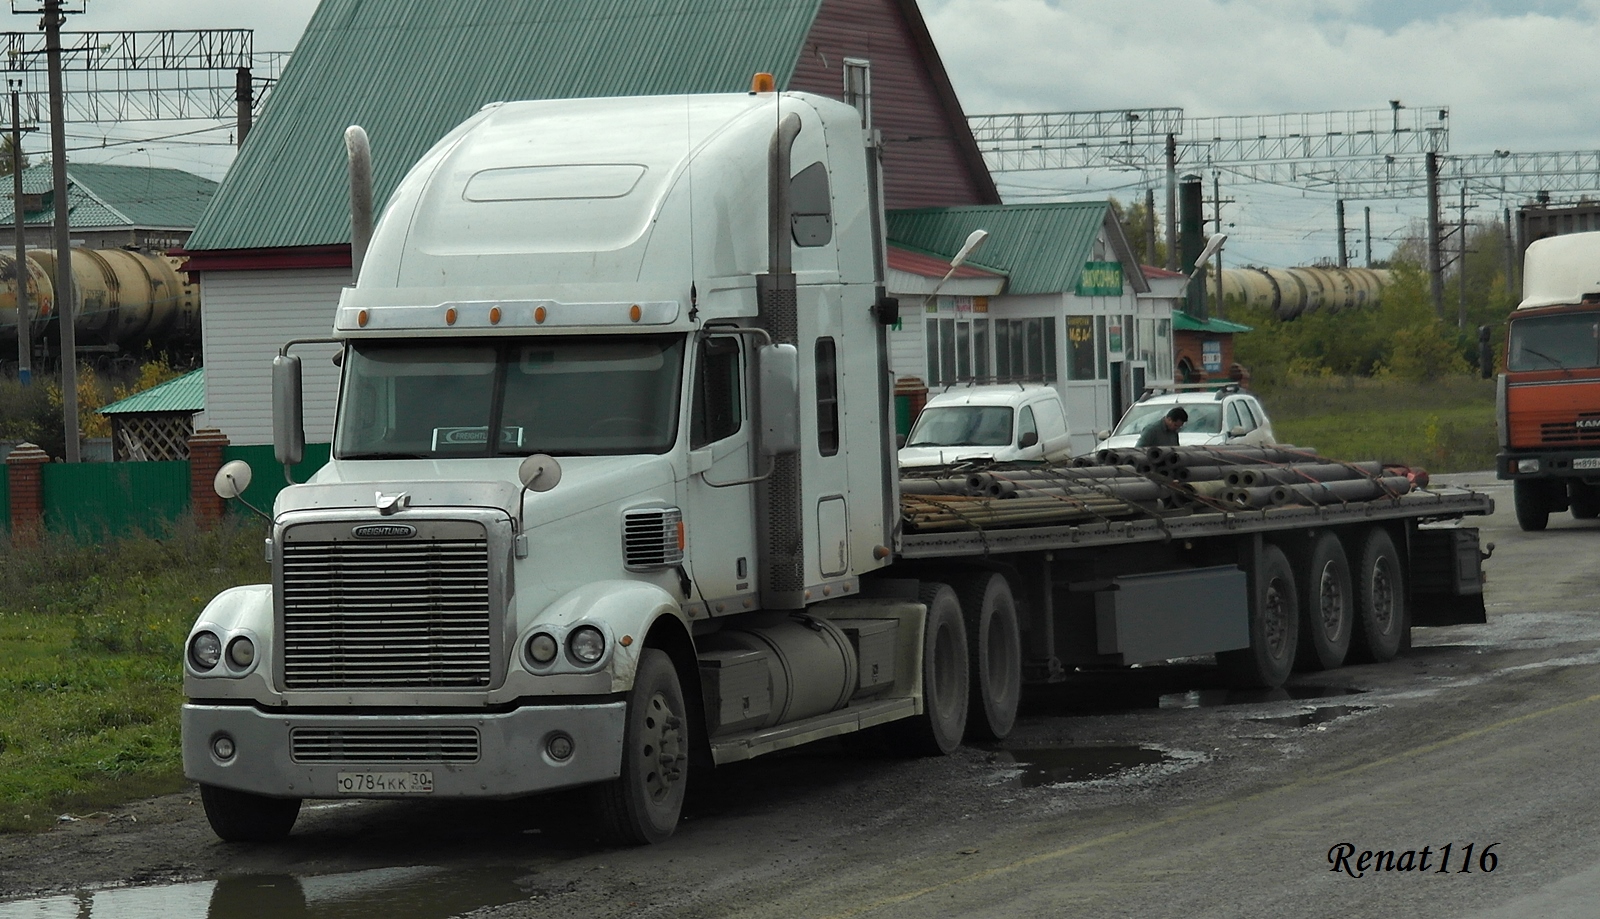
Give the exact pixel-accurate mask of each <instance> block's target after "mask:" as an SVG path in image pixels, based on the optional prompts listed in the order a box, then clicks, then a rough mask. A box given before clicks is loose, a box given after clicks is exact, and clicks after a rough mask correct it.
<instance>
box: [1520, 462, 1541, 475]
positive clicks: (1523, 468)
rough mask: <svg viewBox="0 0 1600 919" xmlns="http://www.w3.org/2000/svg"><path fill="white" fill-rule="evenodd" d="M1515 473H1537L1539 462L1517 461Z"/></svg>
mask: <svg viewBox="0 0 1600 919" xmlns="http://www.w3.org/2000/svg"><path fill="white" fill-rule="evenodd" d="M1517 471H1518V472H1538V471H1539V461H1538V460H1536V459H1519V460H1517Z"/></svg>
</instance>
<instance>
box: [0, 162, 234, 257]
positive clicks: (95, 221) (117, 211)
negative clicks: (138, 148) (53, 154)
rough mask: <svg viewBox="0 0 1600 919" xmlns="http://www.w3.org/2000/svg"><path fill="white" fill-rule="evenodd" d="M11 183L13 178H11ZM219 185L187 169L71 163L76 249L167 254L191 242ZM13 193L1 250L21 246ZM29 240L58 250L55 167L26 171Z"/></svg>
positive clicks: (0, 209) (1, 207)
mask: <svg viewBox="0 0 1600 919" xmlns="http://www.w3.org/2000/svg"><path fill="white" fill-rule="evenodd" d="M7 181H9V180H7ZM216 192H217V183H216V182H213V181H212V180H210V179H207V178H204V177H203V176H197V175H195V174H193V173H189V172H184V171H183V170H181V169H159V168H153V167H149V166H117V165H111V164H105V163H68V164H67V208H68V215H69V216H68V221H69V223H70V225H71V227H72V240H73V245H82V246H84V247H86V248H90V249H119V248H123V247H126V246H132V247H135V248H139V249H150V250H153V251H156V252H165V251H167V250H169V249H175V248H178V247H180V246H182V245H183V244H184V243H185V242H186V241H188V239H189V234H190V233H191V232H193V230H194V227H195V224H197V223H199V221H200V215H201V214H203V213H204V212H205V209H206V208H207V207H208V206H209V205H210V204H211V199H212V197H213V196H214V195H215V194H216ZM14 213H15V209H14V207H13V206H12V202H11V196H10V194H9V193H8V194H6V195H5V197H4V198H3V199H0V248H3V250H4V251H10V248H11V247H12V246H13V245H14V243H13V240H14V239H15V231H14V230H13V227H14V226H15V225H16V218H15V217H14V216H13V215H14ZM22 218H23V235H24V239H25V240H26V242H27V244H28V245H29V246H30V247H35V248H54V246H55V239H54V236H53V234H54V232H55V230H54V226H55V219H56V198H55V176H54V174H53V173H52V171H51V167H50V165H49V164H48V163H45V164H41V165H38V166H34V167H32V168H29V169H25V170H23V172H22Z"/></svg>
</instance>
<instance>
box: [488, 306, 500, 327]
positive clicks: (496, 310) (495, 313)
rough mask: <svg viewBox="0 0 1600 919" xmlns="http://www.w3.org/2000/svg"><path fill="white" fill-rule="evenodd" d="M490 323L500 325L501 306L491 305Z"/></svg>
mask: <svg viewBox="0 0 1600 919" xmlns="http://www.w3.org/2000/svg"><path fill="white" fill-rule="evenodd" d="M489 324H490V325H499V324H500V307H498V306H495V307H490V308H489Z"/></svg>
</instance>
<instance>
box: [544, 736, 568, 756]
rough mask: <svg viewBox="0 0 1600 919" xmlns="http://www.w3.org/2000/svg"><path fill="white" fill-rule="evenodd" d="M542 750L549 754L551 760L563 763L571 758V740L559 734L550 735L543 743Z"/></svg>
mask: <svg viewBox="0 0 1600 919" xmlns="http://www.w3.org/2000/svg"><path fill="white" fill-rule="evenodd" d="M544 749H545V752H546V753H549V754H550V758H551V759H553V760H557V761H560V762H565V761H566V760H568V759H571V758H572V738H571V737H568V736H567V735H565V734H560V733H556V734H551V735H550V739H549V740H548V741H546V742H545V745H544Z"/></svg>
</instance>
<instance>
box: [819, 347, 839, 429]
mask: <svg viewBox="0 0 1600 919" xmlns="http://www.w3.org/2000/svg"><path fill="white" fill-rule="evenodd" d="M816 358H817V360H816V363H817V451H818V452H819V453H821V454H822V455H823V456H833V455H834V454H835V453H838V452H839V367H838V363H837V359H836V358H837V355H836V352H835V349H834V345H833V339H831V338H819V339H817V352H816Z"/></svg>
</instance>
